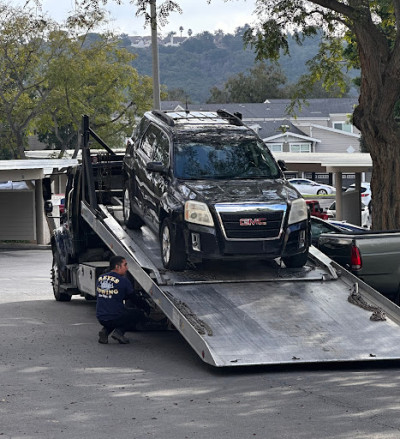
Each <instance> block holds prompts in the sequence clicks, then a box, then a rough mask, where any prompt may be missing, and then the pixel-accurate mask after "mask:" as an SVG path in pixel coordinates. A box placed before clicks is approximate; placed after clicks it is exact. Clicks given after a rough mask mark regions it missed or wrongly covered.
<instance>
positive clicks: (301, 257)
mask: <svg viewBox="0 0 400 439" xmlns="http://www.w3.org/2000/svg"><path fill="white" fill-rule="evenodd" d="M307 259H308V250H307V251H306V252H305V253H300V254H298V255H294V256H288V257H286V258H282V260H283V262H284V263H285V265H286V268H300V267H303V266H304V265H305V264H306V262H307Z"/></svg>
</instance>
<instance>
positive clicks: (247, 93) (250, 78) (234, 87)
mask: <svg viewBox="0 0 400 439" xmlns="http://www.w3.org/2000/svg"><path fill="white" fill-rule="evenodd" d="M285 83H286V78H285V75H284V74H283V73H282V71H281V69H280V68H279V67H278V66H274V65H269V66H267V65H266V64H265V63H261V62H259V63H257V64H256V65H255V66H254V67H253V68H252V69H249V74H248V75H246V74H244V73H238V74H237V75H234V76H231V77H230V78H229V79H228V80H227V81H226V82H225V84H224V88H223V90H218V88H217V87H213V88H212V89H211V90H210V91H211V98H210V99H209V100H208V101H207V102H208V103H214V102H216V103H230V102H264V101H265V100H266V99H268V98H269V99H275V98H282V97H285V95H284V90H283V89H282V88H280V87H281V86H282V85H284V84H285ZM221 100H222V102H221Z"/></svg>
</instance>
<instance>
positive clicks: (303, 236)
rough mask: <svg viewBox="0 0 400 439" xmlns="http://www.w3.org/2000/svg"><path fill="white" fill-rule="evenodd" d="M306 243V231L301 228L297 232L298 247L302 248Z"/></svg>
mask: <svg viewBox="0 0 400 439" xmlns="http://www.w3.org/2000/svg"><path fill="white" fill-rule="evenodd" d="M305 245H306V231H305V230H301V231H300V233H299V248H303V247H304V246H305Z"/></svg>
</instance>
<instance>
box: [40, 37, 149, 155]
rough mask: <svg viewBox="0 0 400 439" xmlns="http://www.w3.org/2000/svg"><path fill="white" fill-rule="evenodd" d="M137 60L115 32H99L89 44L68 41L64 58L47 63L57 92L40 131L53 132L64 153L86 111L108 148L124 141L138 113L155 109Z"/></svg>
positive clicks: (41, 119)
mask: <svg viewBox="0 0 400 439" xmlns="http://www.w3.org/2000/svg"><path fill="white" fill-rule="evenodd" d="M133 59H134V55H132V54H130V53H129V52H128V51H126V50H125V49H124V48H121V47H119V40H118V39H117V38H114V37H113V36H112V35H101V36H99V38H98V39H96V41H94V42H92V43H91V44H90V45H89V46H87V45H85V38H84V36H81V37H78V38H71V39H69V40H68V42H67V44H66V48H65V50H64V52H63V54H62V56H60V57H58V58H57V59H56V60H54V62H53V63H51V64H50V65H49V72H48V75H49V83H50V84H51V85H52V90H53V91H52V93H51V95H50V96H49V99H48V103H47V111H46V112H45V113H44V114H43V115H42V117H41V118H40V121H39V122H38V132H39V133H40V134H42V135H46V133H52V134H53V135H54V137H55V138H56V139H57V141H58V144H59V145H60V146H61V148H60V149H61V152H60V156H62V155H63V153H64V151H65V149H66V148H69V147H70V145H71V141H72V140H73V139H78V140H79V139H80V136H79V133H80V129H81V116H82V114H88V115H89V116H90V117H91V125H92V127H93V129H95V130H96V131H97V132H98V134H99V135H100V136H101V137H102V138H103V140H105V141H106V142H107V143H109V144H110V146H112V147H117V146H119V147H121V146H123V145H124V138H125V137H126V136H128V135H130V134H131V132H132V128H133V126H134V125H135V120H134V119H135V116H136V115H141V114H143V112H144V111H146V110H148V109H149V108H151V101H152V87H151V78H150V77H145V76H139V75H138V73H137V71H136V70H135V69H134V68H133V67H132V66H131V62H132V60H133ZM75 145H76V146H77V147H79V142H76V143H75Z"/></svg>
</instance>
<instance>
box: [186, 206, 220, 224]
mask: <svg viewBox="0 0 400 439" xmlns="http://www.w3.org/2000/svg"><path fill="white" fill-rule="evenodd" d="M185 221H187V222H189V223H195V224H201V225H203V226H210V227H212V226H214V221H213V219H212V216H211V213H210V210H209V209H208V206H207V205H206V204H204V203H200V202H198V201H186V203H185Z"/></svg>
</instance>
